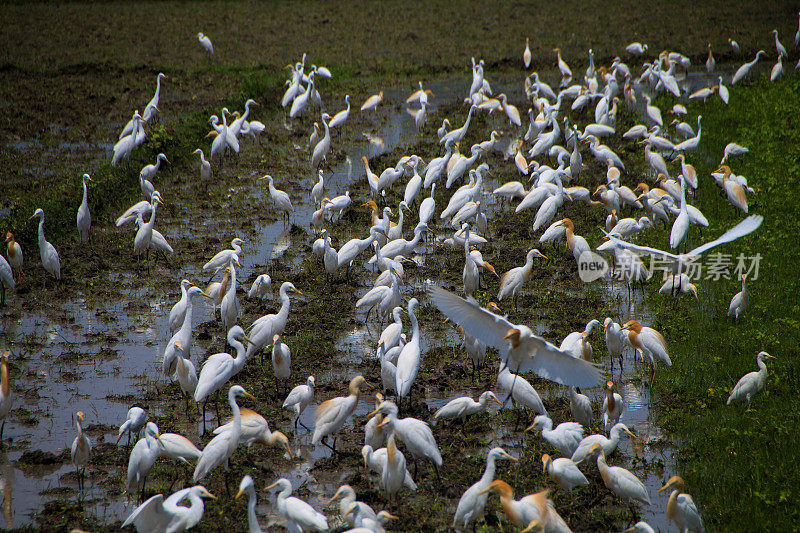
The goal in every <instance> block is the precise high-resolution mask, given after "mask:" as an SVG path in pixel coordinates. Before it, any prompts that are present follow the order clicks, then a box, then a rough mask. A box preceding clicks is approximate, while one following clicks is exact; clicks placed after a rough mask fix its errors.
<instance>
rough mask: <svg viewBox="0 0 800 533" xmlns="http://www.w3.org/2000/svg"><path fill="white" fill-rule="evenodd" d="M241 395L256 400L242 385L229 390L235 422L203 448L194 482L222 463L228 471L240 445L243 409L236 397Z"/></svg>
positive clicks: (229, 400) (193, 477) (229, 401)
mask: <svg viewBox="0 0 800 533" xmlns="http://www.w3.org/2000/svg"><path fill="white" fill-rule="evenodd" d="M239 396H247V397H248V398H250V399H252V400H255V397H254V396H253V395H252V394H250V393H249V392H247V391H246V390H244V387H242V386H240V385H234V386H233V387H231V388H230V390H229V391H228V405H230V407H231V411H232V412H233V424H232V426H231V429H230V430H228V431H223V432H221V433H219V434H218V435H216V436H215V437H214V438H213V439H211V441H209V443H208V444H206V446H205V448H203V453H201V454H200V458H199V459H198V460H197V466H196V467H195V469H194V474H193V476H192V480H193V481H194V483H197V482H198V481H199V480H201V479H203V478H204V477H206V475H207V474H208V473H209V472H210V471H212V470H213V469H215V468H216V467H218V466H219V465H221V464H224V465H225V471H226V472H227V471H228V468H229V462H230V458H231V457H232V456H233V453H234V452H235V451H236V448H238V447H239V438H240V436H241V433H242V411H241V410H240V409H239V405H238V404H237V403H236V398H238V397H239Z"/></svg>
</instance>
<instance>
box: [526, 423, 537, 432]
mask: <svg viewBox="0 0 800 533" xmlns="http://www.w3.org/2000/svg"><path fill="white" fill-rule="evenodd" d="M532 429H536V423H533V424H531V425H530V426H528V427H526V428H525V431H523V433H527V432H528V431H531V430H532Z"/></svg>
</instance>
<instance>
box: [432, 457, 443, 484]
mask: <svg viewBox="0 0 800 533" xmlns="http://www.w3.org/2000/svg"><path fill="white" fill-rule="evenodd" d="M433 471H434V472H436V484H437V485H439V486H440V487H441V486H442V478H440V477H439V466H438V465H437V464H436V463H433Z"/></svg>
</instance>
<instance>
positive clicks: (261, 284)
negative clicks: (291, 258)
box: [247, 274, 272, 300]
mask: <svg viewBox="0 0 800 533" xmlns="http://www.w3.org/2000/svg"><path fill="white" fill-rule="evenodd" d="M271 287H272V278H271V277H269V274H259V276H258V277H257V278H256V279H255V280H254V281H253V284H252V285H251V286H250V290H249V291H247V297H248V298H261V299H262V300H263V299H264V298H266V297H267V295H269V294H270V288H271Z"/></svg>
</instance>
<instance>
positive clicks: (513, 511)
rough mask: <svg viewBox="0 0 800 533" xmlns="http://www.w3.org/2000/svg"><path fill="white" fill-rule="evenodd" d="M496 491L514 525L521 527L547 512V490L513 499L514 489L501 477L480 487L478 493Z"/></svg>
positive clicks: (507, 516)
mask: <svg viewBox="0 0 800 533" xmlns="http://www.w3.org/2000/svg"><path fill="white" fill-rule="evenodd" d="M492 492H496V493H497V494H499V495H500V503H501V504H502V507H503V511H504V512H505V515H506V518H508V520H510V521H511V522H512V523H513V524H514V525H515V526H517V527H522V526H524V525H527V524H530V523H531V522H533V521H534V520H539V519H540V518H541V517H542V516H543V515H544V514H546V513H547V491H542V492H538V493H536V494H529V495H527V496H524V497H522V498H520V499H519V500H515V499H514V489H512V488H511V485H509V484H508V483H506V482H505V481H503V480H502V479H496V480H494V481H492V483H491V484H489V486H488V487H486V488H484V489H481V490H480V491H479V492H478V494H479V495H483V494H490V493H492Z"/></svg>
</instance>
